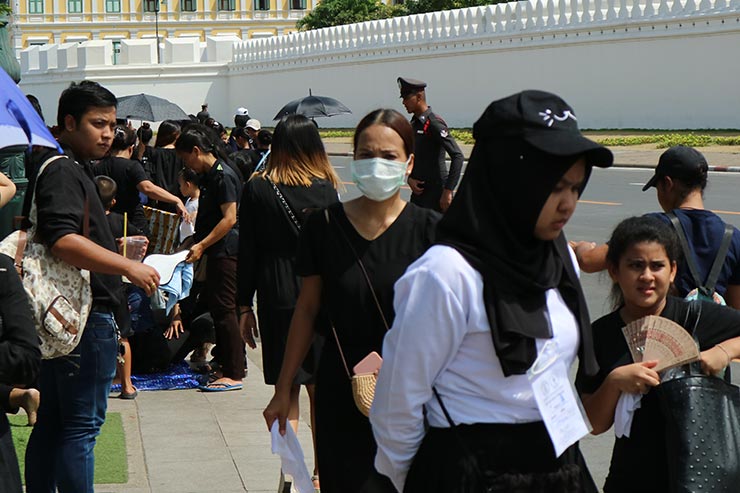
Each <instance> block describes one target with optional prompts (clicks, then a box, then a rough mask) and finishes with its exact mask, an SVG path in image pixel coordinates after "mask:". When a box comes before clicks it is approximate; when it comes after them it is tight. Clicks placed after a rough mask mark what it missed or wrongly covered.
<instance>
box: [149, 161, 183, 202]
mask: <svg viewBox="0 0 740 493" xmlns="http://www.w3.org/2000/svg"><path fill="white" fill-rule="evenodd" d="M144 156H145V157H146V158H147V160H148V163H149V169H148V170H146V171H147V174H148V175H149V178H150V179H151V180H152V183H154V184H155V185H157V186H158V187H161V188H164V189H165V190H167V191H168V192H170V193H171V194H172V195H174V196H176V197H180V198H182V195H180V184H179V183H178V181H177V177H178V176H179V174H180V170H181V169H182V167H183V164H182V161H181V160H180V159H179V158H178V157H177V153H176V152H175V150H174V149H168V148H164V147H147V148H146V150H145V151H144ZM156 206H157V207H158V208H159V209H162V210H165V211H169V212H176V208H175V206H174V204H169V203H167V202H158V203H157V204H156Z"/></svg>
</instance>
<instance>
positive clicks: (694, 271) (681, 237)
mask: <svg viewBox="0 0 740 493" xmlns="http://www.w3.org/2000/svg"><path fill="white" fill-rule="evenodd" d="M666 214H667V215H668V217H669V218H670V220H671V224H672V225H673V229H674V230H676V235H677V236H678V242H679V243H680V245H681V250H683V256H684V258H685V259H686V263H687V264H688V266H689V273H690V274H691V277H692V279H693V280H694V285H695V286H696V287H697V288H700V287H702V286H703V285H704V283H703V282H701V280H700V278H699V268H698V267H697V265H696V259H695V258H694V256H693V255H691V250H689V242H688V241H687V240H686V233H685V232H684V230H683V226H682V225H681V221H680V220H679V219H678V216H676V214H674V213H673V211H671V212H668V213H666Z"/></svg>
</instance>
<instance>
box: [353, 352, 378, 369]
mask: <svg viewBox="0 0 740 493" xmlns="http://www.w3.org/2000/svg"><path fill="white" fill-rule="evenodd" d="M381 366H383V358H381V357H380V355H379V354H378V353H376V352H375V351H373V352H372V353H370V354H368V355H367V356H365V357H364V358H362V361H360V362H359V363H357V364H356V365H355V367H354V368H353V369H352V370H353V371H354V372H355V375H368V374H370V373H376V372H377V371H378V370H380V367H381Z"/></svg>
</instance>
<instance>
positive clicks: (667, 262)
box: [576, 217, 740, 493]
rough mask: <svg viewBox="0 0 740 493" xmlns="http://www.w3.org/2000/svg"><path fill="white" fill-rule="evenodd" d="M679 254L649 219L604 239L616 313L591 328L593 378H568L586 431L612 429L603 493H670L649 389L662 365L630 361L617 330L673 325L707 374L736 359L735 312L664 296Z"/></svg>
mask: <svg viewBox="0 0 740 493" xmlns="http://www.w3.org/2000/svg"><path fill="white" fill-rule="evenodd" d="M679 254H680V246H679V244H678V239H677V238H676V236H675V233H674V232H673V230H672V229H671V228H670V226H668V225H666V224H664V223H662V222H661V221H659V220H657V219H655V218H652V217H632V218H629V219H626V220H624V221H622V222H621V223H620V224H619V225H618V226H617V227H616V229H615V230H614V232H613V233H612V237H611V240H610V241H609V253H608V258H607V263H608V268H609V275H610V276H611V278H612V280H613V281H614V291H613V297H614V301H615V307H616V310H615V311H614V312H612V313H610V314H608V315H606V316H604V317H602V318H600V319H598V320H597V321H596V322H594V323H593V337H594V347H595V351H596V358H597V360H598V363H599V367H600V370H599V372H598V373H597V374H596V375H595V376H593V377H588V376H586V375H585V373H584V372H582V371H581V370H580V369H579V373H578V377H577V379H576V387H577V389H578V391H579V392H580V394H581V398H582V400H583V405H584V407H585V410H586V413H587V415H588V418H589V419H590V421H591V424H592V426H593V432H592V433H593V434H595V435H597V434H600V433H603V432H605V431H607V430H608V429H609V428H611V426H612V424H614V425H615V433H616V435H617V439H616V442H615V444H614V450H613V452H612V460H611V466H610V468H609V475H608V477H607V479H606V484H605V485H604V492H605V493H613V492H642V491H645V492H648V491H650V492H655V491H671V489H670V486H669V484H670V480H669V464H668V457H669V451H668V447H667V445H666V432H665V419H666V417H665V416H664V415H663V413H662V412H661V406H660V400H659V396H658V392H655V391H653V388H654V387H656V386H658V385H660V383H661V375H660V374H658V373H657V372H656V371H655V370H656V368H657V367H658V365H660V366H661V367H663V366H665V362H660V361H658V360H655V359H653V360H652V361H641V362H639V363H635V362H633V361H634V360H633V356H632V355H631V353H630V345H629V344H628V342H627V339H626V337H625V334H624V333H623V331H622V328H623V327H625V326H627V325H628V324H630V323H633V322H636V321H639V320H640V319H642V318H643V317H646V316H649V315H653V316H660V317H663V318H665V319H668V320H671V321H673V322H675V323H677V324H679V325H680V326H682V327H684V328H685V329H686V330H687V331H688V332H691V333H693V336H694V338H695V339H696V340H697V341H698V343H699V350H700V351H701V353H700V355H699V358H700V361H701V367H702V370H703V371H704V373H706V374H709V375H720V374H722V373H723V371H724V370H725V368H726V367H727V366H729V364H730V362H731V360H732V359H733V358H737V357H738V356H740V337H739V336H740V312H739V311H736V310H734V309H732V308H728V307H725V306H720V305H717V304H714V303H709V302H702V301H686V300H684V299H682V298H676V297H673V296H669V290H670V287H671V284H672V282H673V280H674V278H675V276H676V262H677V259H678V256H679ZM637 324H638V325H639V322H637ZM633 325H634V324H633ZM633 346H634V344H633ZM632 350H633V353H634V352H635V348H634V347H633V348H632ZM715 419H716V420H722V419H727V417H723V416H716V417H715ZM707 441H709V440H707ZM709 447H711V445H707V450H709ZM673 452H674V451H672V453H673ZM648 464H649V469H650V473H649V474H644V475H640V476H639V479H638V477H636V475H635V473H636V472H637V471H641V470H645V467H646V466H647V465H648ZM712 475H714V473H712Z"/></svg>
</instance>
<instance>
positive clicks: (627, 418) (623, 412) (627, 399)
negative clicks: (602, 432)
mask: <svg viewBox="0 0 740 493" xmlns="http://www.w3.org/2000/svg"><path fill="white" fill-rule="evenodd" d="M640 406H642V394H630V393H627V392H622V395H620V396H619V400H618V401H617V408H616V409H615V410H614V434H615V435H616V436H617V438H622V437H623V436H624V437H627V438H629V436H630V430H632V419H633V418H634V417H635V411H637V410H638V409H640Z"/></svg>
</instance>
